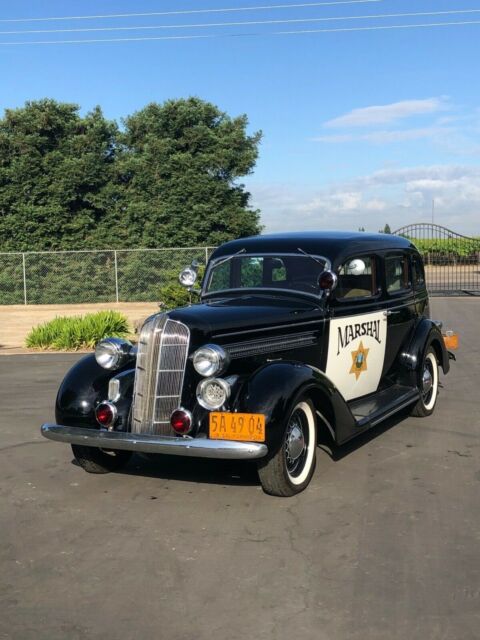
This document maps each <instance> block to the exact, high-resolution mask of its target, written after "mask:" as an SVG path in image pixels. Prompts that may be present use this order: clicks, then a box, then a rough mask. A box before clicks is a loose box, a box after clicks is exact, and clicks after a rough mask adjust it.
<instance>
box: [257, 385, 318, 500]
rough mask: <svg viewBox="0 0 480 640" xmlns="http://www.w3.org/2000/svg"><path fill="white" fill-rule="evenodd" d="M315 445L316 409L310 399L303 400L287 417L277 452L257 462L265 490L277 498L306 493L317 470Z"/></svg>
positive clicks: (295, 405)
mask: <svg viewBox="0 0 480 640" xmlns="http://www.w3.org/2000/svg"><path fill="white" fill-rule="evenodd" d="M316 446H317V424H316V417H315V408H314V406H313V403H312V401H311V400H310V399H308V398H306V397H301V398H300V399H299V400H297V401H296V402H295V403H294V406H293V409H292V411H291V412H290V415H289V416H288V419H287V421H286V427H285V433H284V435H283V439H282V443H281V446H280V447H279V449H278V451H276V452H275V454H274V455H273V456H269V457H268V458H266V459H261V460H259V462H258V475H259V477H260V482H261V483H262V487H263V490H264V491H265V492H266V493H269V494H271V495H274V496H293V495H295V494H296V493H300V491H303V490H304V489H305V488H306V487H307V485H308V484H309V482H310V480H311V478H312V476H313V472H314V471H315V459H316V458H315V454H316V451H315V449H316Z"/></svg>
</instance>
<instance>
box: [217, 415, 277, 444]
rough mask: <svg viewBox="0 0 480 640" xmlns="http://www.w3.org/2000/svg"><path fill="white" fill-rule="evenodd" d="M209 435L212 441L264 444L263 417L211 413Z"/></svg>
mask: <svg viewBox="0 0 480 640" xmlns="http://www.w3.org/2000/svg"><path fill="white" fill-rule="evenodd" d="M209 435H210V438H212V439H213V440H241V441H245V442H265V416H264V415H262V414H261V413H225V412H213V413H211V414H210V424H209Z"/></svg>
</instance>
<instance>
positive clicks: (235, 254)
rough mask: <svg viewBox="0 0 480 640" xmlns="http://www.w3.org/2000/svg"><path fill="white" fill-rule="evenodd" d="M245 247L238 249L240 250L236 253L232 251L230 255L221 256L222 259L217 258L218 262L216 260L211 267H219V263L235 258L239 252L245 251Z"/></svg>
mask: <svg viewBox="0 0 480 640" xmlns="http://www.w3.org/2000/svg"><path fill="white" fill-rule="evenodd" d="M245 252H246V249H245V248H243V249H240V251H237V253H232V255H231V256H226V257H225V258H223V259H222V260H219V261H218V262H216V263H215V264H214V265H213V269H216V268H217V267H219V266H220V265H221V264H225V262H228V261H229V260H231V259H232V258H235V256H239V255H240V254H241V253H245Z"/></svg>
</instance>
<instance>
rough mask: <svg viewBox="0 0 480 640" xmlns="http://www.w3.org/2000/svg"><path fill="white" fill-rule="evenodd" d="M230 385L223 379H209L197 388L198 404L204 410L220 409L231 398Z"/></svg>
mask: <svg viewBox="0 0 480 640" xmlns="http://www.w3.org/2000/svg"><path fill="white" fill-rule="evenodd" d="M230 393H231V387H230V384H229V383H228V382H227V381H226V380H223V379H222V378H207V379H206V380H202V381H201V382H200V383H199V384H198V386H197V402H198V404H199V405H200V406H201V407H203V408H204V409H208V410H209V411H214V410H215V409H220V408H221V407H223V405H224V404H225V403H226V402H227V400H228V399H229V397H230Z"/></svg>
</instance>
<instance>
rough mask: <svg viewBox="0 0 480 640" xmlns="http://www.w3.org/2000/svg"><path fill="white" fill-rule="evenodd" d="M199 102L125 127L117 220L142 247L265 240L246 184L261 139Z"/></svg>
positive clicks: (147, 112) (173, 106) (142, 114)
mask: <svg viewBox="0 0 480 640" xmlns="http://www.w3.org/2000/svg"><path fill="white" fill-rule="evenodd" d="M247 123H248V122H247V118H246V116H240V117H238V118H230V117H229V116H227V115H226V114H225V113H223V112H221V111H220V110H219V109H218V108H217V107H216V106H214V105H213V104H210V103H208V102H204V101H202V100H200V99H198V98H189V99H186V100H170V101H168V102H166V103H164V104H163V105H160V104H156V103H152V104H149V105H148V106H146V107H145V108H144V109H142V110H141V111H138V112H137V113H135V114H133V115H131V116H129V117H128V118H126V119H125V121H124V125H125V130H124V132H123V133H122V135H121V137H120V140H121V142H122V151H123V152H122V153H121V154H120V156H119V162H118V177H119V181H120V184H121V185H122V186H123V193H122V200H121V202H120V203H119V207H117V209H116V216H117V219H118V220H119V221H120V220H122V219H123V220H124V228H125V229H128V233H129V237H130V243H131V244H132V243H134V244H135V245H137V246H144V247H156V246H175V245H178V246H188V245H190V246H193V245H197V244H206V243H207V244H210V245H216V244H219V243H221V242H224V241H225V240H230V239H232V238H237V237H241V236H246V235H251V234H255V233H258V232H259V229H260V227H259V212H258V211H253V210H252V209H250V208H249V200H250V194H249V193H248V192H246V191H245V189H244V186H243V185H242V184H240V183H238V182H237V181H238V179H239V178H240V177H241V176H243V175H246V174H249V173H251V172H252V170H253V167H254V165H255V161H256V159H257V155H258V144H259V141H260V137H261V134H260V133H255V134H253V135H252V136H248V135H247V134H246V127H247Z"/></svg>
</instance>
